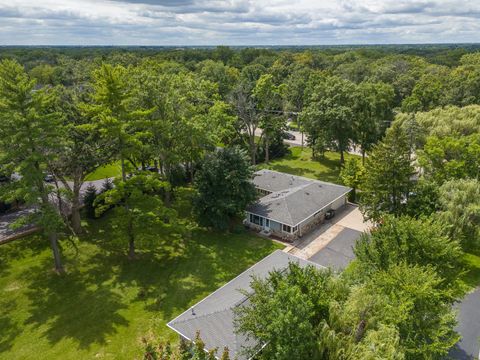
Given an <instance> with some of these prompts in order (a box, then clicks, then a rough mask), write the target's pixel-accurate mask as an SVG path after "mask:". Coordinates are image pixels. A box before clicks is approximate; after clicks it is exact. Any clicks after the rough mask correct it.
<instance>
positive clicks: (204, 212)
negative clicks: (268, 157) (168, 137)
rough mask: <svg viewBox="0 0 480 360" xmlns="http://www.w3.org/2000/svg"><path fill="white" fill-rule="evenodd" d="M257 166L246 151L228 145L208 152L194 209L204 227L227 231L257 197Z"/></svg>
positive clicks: (198, 182) (200, 176)
mask: <svg viewBox="0 0 480 360" xmlns="http://www.w3.org/2000/svg"><path fill="white" fill-rule="evenodd" d="M252 177H253V168H252V167H251V166H250V164H249V159H248V157H247V155H246V153H245V152H244V151H242V150H241V149H240V148H238V147H233V148H225V149H221V150H218V151H216V152H215V153H212V154H209V155H207V157H206V158H205V160H204V162H203V164H202V166H201V168H200V169H199V170H198V172H197V174H196V176H195V188H196V189H197V191H198V197H197V199H196V201H195V203H194V211H195V213H196V216H197V218H198V221H199V222H200V224H201V225H203V226H208V227H214V228H217V229H220V230H226V229H228V228H230V227H231V226H232V225H233V222H234V221H235V220H238V219H239V218H241V217H242V216H243V214H244V211H245V208H246V207H247V205H249V204H250V203H252V202H253V201H254V200H255V198H256V191H255V187H254V185H253V183H252V181H251V180H252Z"/></svg>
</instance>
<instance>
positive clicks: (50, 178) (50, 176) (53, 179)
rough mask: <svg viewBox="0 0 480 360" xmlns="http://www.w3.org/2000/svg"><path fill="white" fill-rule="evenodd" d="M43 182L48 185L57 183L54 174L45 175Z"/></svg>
mask: <svg viewBox="0 0 480 360" xmlns="http://www.w3.org/2000/svg"><path fill="white" fill-rule="evenodd" d="M43 180H44V181H45V182H47V183H51V182H54V181H55V178H54V177H53V175H52V174H47V175H45V177H44V178H43Z"/></svg>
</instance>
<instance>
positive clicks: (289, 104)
mask: <svg viewBox="0 0 480 360" xmlns="http://www.w3.org/2000/svg"><path fill="white" fill-rule="evenodd" d="M310 74H311V70H310V69H309V68H306V67H303V66H302V67H297V68H295V69H294V70H293V71H292V73H291V74H290V75H289V76H288V77H287V78H286V79H285V82H284V84H285V89H284V91H283V98H284V110H285V111H287V112H288V113H290V112H293V113H295V114H296V115H297V116H296V119H297V123H298V126H299V128H300V131H301V133H302V139H301V141H302V146H303V136H304V126H303V122H302V117H300V116H298V114H299V113H301V112H302V111H303V108H304V105H305V101H306V91H305V89H306V84H307V83H308V79H309V77H310Z"/></svg>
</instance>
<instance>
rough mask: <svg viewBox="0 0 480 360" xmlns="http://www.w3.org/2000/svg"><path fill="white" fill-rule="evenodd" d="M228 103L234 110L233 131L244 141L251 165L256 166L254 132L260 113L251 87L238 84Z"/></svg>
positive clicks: (241, 83)
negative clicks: (234, 122)
mask: <svg viewBox="0 0 480 360" xmlns="http://www.w3.org/2000/svg"><path fill="white" fill-rule="evenodd" d="M230 102H231V103H232V105H233V106H234V108H235V113H236V115H237V122H236V124H235V130H236V132H237V135H238V137H239V138H240V139H245V135H244V134H246V141H245V142H246V145H247V146H248V150H249V153H250V159H251V162H252V164H253V165H255V164H256V162H257V161H256V156H257V141H256V131H257V129H259V127H260V121H261V113H260V112H259V111H258V110H257V107H256V103H255V101H254V98H253V96H252V93H251V85H250V84H248V83H247V82H240V83H239V84H238V85H237V86H236V87H235V89H234V90H233V92H232V94H231V98H230Z"/></svg>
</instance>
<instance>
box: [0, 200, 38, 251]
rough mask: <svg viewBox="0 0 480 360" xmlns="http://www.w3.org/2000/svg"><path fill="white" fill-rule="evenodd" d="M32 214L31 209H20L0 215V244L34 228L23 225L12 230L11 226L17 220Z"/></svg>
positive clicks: (30, 225) (29, 225)
mask: <svg viewBox="0 0 480 360" xmlns="http://www.w3.org/2000/svg"><path fill="white" fill-rule="evenodd" d="M32 212H33V209H31V208H29V209H22V210H19V211H15V212H13V213H8V214H5V215H0V243H1V242H3V241H5V240H6V239H8V238H10V237H12V236H16V235H19V234H21V233H24V232H25V231H29V230H31V229H33V228H34V226H33V225H32V224H27V225H24V226H22V227H20V228H18V229H12V228H11V225H12V224H13V223H14V222H15V221H17V220H19V219H20V218H21V217H22V216H26V215H28V214H30V213H32Z"/></svg>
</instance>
